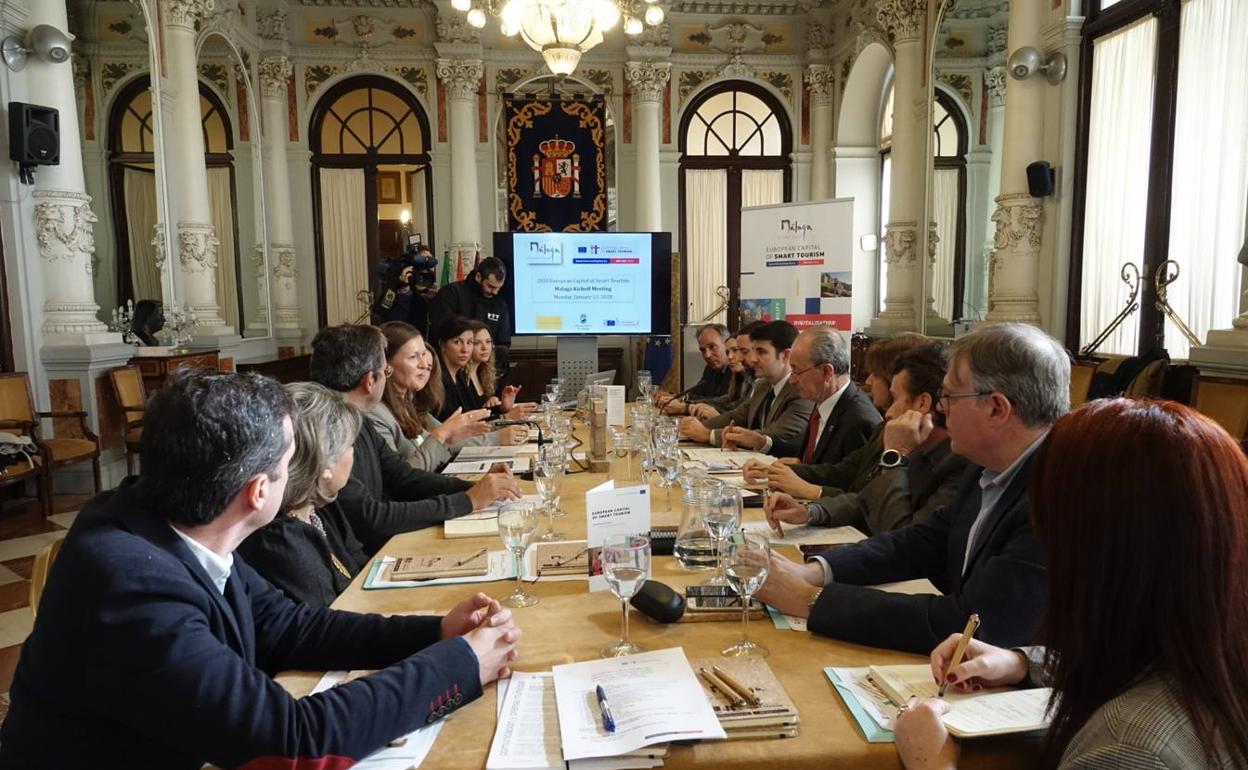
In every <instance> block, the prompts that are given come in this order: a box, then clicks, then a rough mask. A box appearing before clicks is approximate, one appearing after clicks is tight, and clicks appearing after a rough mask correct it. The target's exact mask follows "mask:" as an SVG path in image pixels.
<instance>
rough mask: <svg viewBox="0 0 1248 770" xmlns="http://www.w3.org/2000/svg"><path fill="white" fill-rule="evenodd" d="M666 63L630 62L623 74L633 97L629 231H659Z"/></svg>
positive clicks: (661, 209)
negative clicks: (633, 155) (633, 157)
mask: <svg viewBox="0 0 1248 770" xmlns="http://www.w3.org/2000/svg"><path fill="white" fill-rule="evenodd" d="M671 71H672V65H671V64H670V63H669V62H657V61H630V62H628V64H627V65H625V69H624V74H625V76H626V77H627V78H628V87H629V88H630V89H631V90H632V95H633V147H634V149H635V150H636V151H637V166H636V177H635V183H634V185H633V189H634V192H635V197H634V199H633V211H634V217H633V229H634V230H637V231H638V232H657V231H660V230H662V229H663V205H662V197H663V196H662V185H661V184H660V180H659V142H660V131H661V130H662V118H663V89H664V87H665V86H666V85H667V82H668V80H669V79H670V78H671Z"/></svg>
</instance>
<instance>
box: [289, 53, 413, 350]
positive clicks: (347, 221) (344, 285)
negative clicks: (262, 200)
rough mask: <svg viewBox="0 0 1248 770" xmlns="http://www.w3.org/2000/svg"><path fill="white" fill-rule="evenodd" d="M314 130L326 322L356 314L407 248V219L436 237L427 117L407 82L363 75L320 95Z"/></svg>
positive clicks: (315, 197)
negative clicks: (385, 265)
mask: <svg viewBox="0 0 1248 770" xmlns="http://www.w3.org/2000/svg"><path fill="white" fill-rule="evenodd" d="M308 136H309V142H310V145H311V150H312V190H313V203H314V207H313V217H314V223H315V224H314V226H315V228H316V232H317V234H318V237H317V239H316V263H317V294H318V309H319V313H320V320H321V323H322V325H324V324H327V323H328V324H333V323H340V322H345V321H353V320H355V319H356V318H358V317H359V316H360V315H361V313H363V312H364V311H365V310H366V309H367V308H366V307H365V306H364V304H363V303H361V302H360V301H359V299H358V295H359V293H360V292H361V291H364V290H366V289H368V288H369V277H370V276H372V275H375V274H376V268H377V266H378V265H379V264H380V263H381V261H382V260H383V259H388V258H391V257H395V256H398V255H399V254H401V253H402V252H403V249H404V247H405V242H404V225H403V221H404V219H405V218H406V219H407V221H408V224H407V226H406V230H407V234H409V235H410V236H412V237H417V236H418V237H419V238H420V242H421V243H427V244H435V243H436V241H435V240H434V234H433V177H432V173H431V166H430V157H429V142H430V140H429V119H428V117H427V116H426V115H425V111H424V110H423V109H422V108H421V106H420V103H419V102H418V101H417V100H416V97H415V96H413V95H412V94H411V93H410V92H409V91H408V90H407V89H406V88H405V87H404V86H403V85H402V84H400V83H397V82H395V81H393V80H390V79H389V78H386V77H382V76H380V75H359V76H356V77H352V78H348V79H347V80H344V81H342V82H341V83H338V84H337V85H335V86H334V87H332V88H330V89H329V90H327V91H326V92H325V94H324V95H322V96H321V98H320V100H319V101H318V102H317V104H316V108H315V109H314V110H313V113H312V123H311V130H310V131H309V132H308ZM327 276H328V277H329V280H328V281H327V280H326V278H327Z"/></svg>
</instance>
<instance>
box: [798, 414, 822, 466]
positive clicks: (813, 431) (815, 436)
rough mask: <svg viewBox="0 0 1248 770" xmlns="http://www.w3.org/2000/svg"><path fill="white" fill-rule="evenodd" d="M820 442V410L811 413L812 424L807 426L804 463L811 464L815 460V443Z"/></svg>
mask: <svg viewBox="0 0 1248 770" xmlns="http://www.w3.org/2000/svg"><path fill="white" fill-rule="evenodd" d="M818 443H819V410H818V409H815V410H813V411H812V412H811V413H810V424H809V425H807V426H806V448H805V449H804V450H802V463H803V464H805V465H810V464H811V463H812V462H814V461H815V445H816V444H818Z"/></svg>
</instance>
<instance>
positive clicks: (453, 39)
mask: <svg viewBox="0 0 1248 770" xmlns="http://www.w3.org/2000/svg"><path fill="white" fill-rule="evenodd" d="M434 28H435V29H436V30H437V34H438V42H441V43H479V42H481V31H480V30H478V29H476V28H475V27H473V26H472V25H471V24H469V23H468V22H467V20H466V18H465V17H464V15H463V14H460V13H457V12H455V11H452V12H451V14H450V15H449V16H448V15H446V14H443V13H439V14H438V18H437V20H436V21H435V22H434Z"/></svg>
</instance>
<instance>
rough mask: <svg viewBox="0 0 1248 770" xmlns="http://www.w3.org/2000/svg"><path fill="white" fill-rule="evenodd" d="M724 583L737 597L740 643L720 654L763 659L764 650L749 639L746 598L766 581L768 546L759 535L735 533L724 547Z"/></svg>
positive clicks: (764, 655)
mask: <svg viewBox="0 0 1248 770" xmlns="http://www.w3.org/2000/svg"><path fill="white" fill-rule="evenodd" d="M724 545H725V548H724V558H725V560H726V562H727V565H728V583H729V584H730V585H731V586H732V587H733V589H734V590H735V591H736V592H737V593H738V594H740V595H741V641H739V642H737V643H736V644H733V645H729V646H728V647H725V648H724V650H723V654H724V655H725V656H727V657H730V658H737V657H757V658H765V657H767V648H766V647H763V646H762V645H759V644H755V643H754V642H751V641H750V638H749V624H750V598H751V597H752V596H754V593H755V592H756V591H757V590H758V589H759V588H761V587H762V585H763V583H764V582H766V581H767V566H768V565H769V564H770V563H771V543H770V541H769V540H768V539H767V536H766V535H764V534H763V533H761V532H750V531H747V530H744V529H739V530H737V531H736V532H734V533H732V536H731V537H729V538H728V542H727V543H725V544H724Z"/></svg>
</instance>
